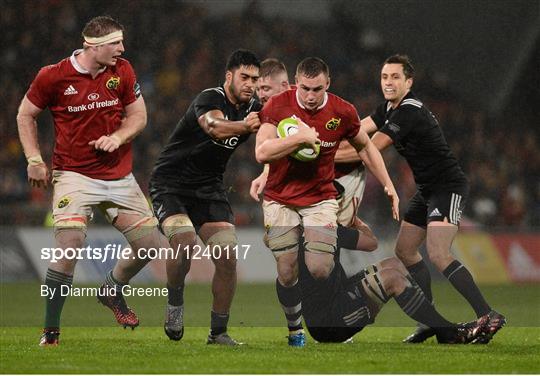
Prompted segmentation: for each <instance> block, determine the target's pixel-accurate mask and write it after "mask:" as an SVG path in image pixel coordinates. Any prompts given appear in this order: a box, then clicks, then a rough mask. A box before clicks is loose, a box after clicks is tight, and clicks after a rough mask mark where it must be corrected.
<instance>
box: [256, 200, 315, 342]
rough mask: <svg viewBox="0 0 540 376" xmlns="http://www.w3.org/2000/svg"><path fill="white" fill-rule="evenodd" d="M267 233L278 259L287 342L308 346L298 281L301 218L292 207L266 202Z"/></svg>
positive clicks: (267, 244) (275, 256) (265, 221)
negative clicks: (287, 333)
mask: <svg viewBox="0 0 540 376" xmlns="http://www.w3.org/2000/svg"><path fill="white" fill-rule="evenodd" d="M263 213H264V223H265V228H266V233H265V236H264V243H265V244H266V246H267V247H268V248H269V249H270V250H271V251H272V254H273V256H274V258H275V259H276V267H277V273H278V277H277V279H276V293H277V297H278V300H279V303H280V304H281V308H282V309H283V312H284V314H285V318H286V320H287V327H288V329H289V336H288V343H289V345H290V346H293V347H303V346H304V345H305V340H306V338H305V334H304V329H303V326H302V302H301V295H300V284H299V282H298V242H299V240H300V217H299V215H298V213H296V212H295V211H294V210H292V209H291V208H288V207H286V206H284V205H281V204H279V203H277V202H273V201H264V202H263Z"/></svg>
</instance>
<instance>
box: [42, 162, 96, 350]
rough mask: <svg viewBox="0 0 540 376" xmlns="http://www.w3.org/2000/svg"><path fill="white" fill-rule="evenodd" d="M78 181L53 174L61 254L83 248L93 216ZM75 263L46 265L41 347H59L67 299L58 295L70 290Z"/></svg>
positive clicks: (61, 173) (56, 231) (73, 175)
mask: <svg viewBox="0 0 540 376" xmlns="http://www.w3.org/2000/svg"><path fill="white" fill-rule="evenodd" d="M81 177H82V175H79V174H76V173H66V172H64V171H54V172H53V181H52V182H53V185H54V194H53V218H54V235H55V243H56V247H57V248H59V249H60V250H61V251H64V250H66V249H67V248H73V249H76V248H82V247H83V246H84V241H85V238H86V223H87V220H88V218H89V217H90V216H91V215H92V209H91V207H90V205H91V204H92V203H93V202H92V201H90V200H89V198H88V196H87V195H86V192H87V186H86V185H85V183H86V182H85V181H84V179H82V178H81ZM63 256H65V255H63ZM76 262H77V259H76V258H70V259H68V258H66V257H62V258H61V259H59V260H56V261H52V260H51V262H50V263H49V267H48V269H47V274H46V277H45V285H46V286H47V289H48V291H49V292H51V294H50V296H47V297H46V298H45V323H44V329H43V335H42V336H41V338H40V345H41V346H48V345H58V343H59V342H58V341H59V336H60V317H61V314H62V309H63V307H64V303H65V301H66V295H65V294H62V293H61V292H62V291H65V290H67V289H70V288H71V286H72V283H73V274H74V271H75V265H76ZM53 292H54V293H53Z"/></svg>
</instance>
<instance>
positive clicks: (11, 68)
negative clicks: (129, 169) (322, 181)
mask: <svg viewBox="0 0 540 376" xmlns="http://www.w3.org/2000/svg"><path fill="white" fill-rule="evenodd" d="M2 4H3V5H2V11H1V12H0V28H1V30H2V40H3V43H2V44H3V48H2V49H1V50H0V75H1V77H2V78H1V82H2V90H1V91H0V98H1V102H0V103H1V104H2V109H1V115H0V129H1V134H2V145H3V147H2V148H1V149H0V167H1V180H0V181H1V182H0V201H1V203H2V204H1V205H2V210H1V214H0V216H1V218H2V223H3V224H16V225H23V224H24V225H42V224H43V223H44V221H45V219H46V216H47V213H48V211H49V210H50V205H51V192H52V191H51V189H49V190H47V191H43V190H37V189H31V188H30V187H29V186H28V184H27V182H26V161H25V158H24V155H23V152H22V148H21V146H20V143H19V141H18V135H17V126H16V121H15V117H16V113H17V107H18V104H19V102H20V100H21V98H22V97H23V96H24V94H25V92H26V90H27V89H28V86H29V84H30V82H31V81H32V79H33V77H34V76H35V74H36V73H37V72H38V70H39V68H40V67H41V66H44V65H47V64H53V63H56V62H58V61H59V60H61V59H62V58H64V57H66V56H69V55H70V54H71V52H72V51H73V50H75V49H77V48H80V46H81V43H82V42H81V41H82V39H81V37H80V32H81V30H82V27H83V26H84V24H85V22H86V21H88V19H90V18H91V17H93V16H96V15H100V14H109V15H111V16H113V17H115V18H117V19H119V21H120V22H121V23H122V24H123V25H124V26H125V28H126V33H125V42H124V43H125V47H126V52H125V54H124V56H125V57H126V58H127V59H128V60H130V62H131V63H132V65H133V66H134V68H135V70H136V73H137V75H138V79H139V82H140V84H141V87H142V91H143V95H144V98H145V100H146V104H147V108H148V115H149V117H148V119H149V121H148V126H147V128H146V130H145V131H144V132H143V133H142V134H141V135H140V136H138V137H137V139H136V141H135V142H134V148H135V153H134V156H135V163H134V173H135V175H136V177H137V179H138V182H139V184H140V186H141V188H142V189H143V191H145V192H146V191H147V189H148V188H147V186H148V179H149V175H150V172H151V170H152V167H153V163H154V161H155V160H156V158H157V156H158V154H159V152H160V150H161V148H162V147H163V146H164V144H165V142H166V140H167V138H168V136H169V134H170V132H171V131H172V129H173V128H174V126H175V125H176V123H177V121H178V120H179V119H180V117H181V116H182V115H183V113H184V111H185V110H186V109H187V107H188V105H189V104H190V102H191V100H192V99H193V98H194V97H195V96H196V95H197V93H198V92H200V91H201V90H203V89H205V88H208V87H213V86H217V85H219V84H221V83H222V82H223V80H224V65H225V61H226V59H227V56H228V55H229V54H230V53H231V52H232V51H233V50H235V49H237V48H248V49H251V50H253V51H255V52H256V53H257V54H258V55H259V57H260V58H261V60H262V59H264V58H266V57H276V58H279V59H281V60H283V61H284V62H285V63H286V65H287V68H288V69H289V78H290V79H291V80H293V79H294V70H295V67H296V64H297V63H298V62H299V61H300V60H301V59H303V58H304V57H306V56H319V57H321V58H323V59H324V60H325V61H326V62H327V63H328V65H329V66H330V69H331V77H332V85H331V88H330V91H331V92H333V93H335V94H337V95H339V96H342V97H343V98H345V99H347V100H349V101H350V102H352V103H353V104H354V105H355V106H356V107H357V109H358V112H359V113H360V114H361V116H362V117H363V116H367V115H369V114H370V113H371V111H372V110H373V109H374V108H375V107H376V106H377V104H378V103H380V102H381V101H382V95H381V93H380V86H379V71H380V66H381V62H382V61H383V60H384V59H385V58H386V57H387V56H388V55H391V54H394V53H398V52H399V53H408V51H406V50H404V49H402V50H399V49H396V48H390V43H388V42H389V41H387V40H385V38H384V36H383V34H382V33H378V32H377V30H375V29H373V28H367V27H364V26H363V24H362V22H359V21H358V19H357V18H355V17H354V14H351V13H350V12H349V11H348V7H347V4H348V2H346V1H338V2H334V3H329V4H328V5H327V6H326V8H327V9H328V12H329V13H328V15H327V16H326V18H325V21H324V22H319V21H317V20H316V19H313V18H312V17H311V18H306V19H304V18H302V17H297V18H296V19H294V20H291V18H290V17H282V16H280V15H279V13H274V14H270V15H269V14H266V13H264V12H262V11H261V9H260V8H261V2H247V3H246V4H245V6H243V7H241V8H239V10H236V11H234V12H232V13H227V14H223V15H216V14H215V12H211V8H212V6H213V5H217V2H212V1H206V2H204V3H200V2H196V1H187V2H180V1H163V2H158V1H127V0H126V1H114V2H109V1H89V0H81V1H59V0H48V1H46V0H43V1H10V0H7V1H2ZM265 5H266V4H265ZM396 17H398V16H397V15H396ZM381 27H384V26H381ZM411 30H412V32H414V27H411ZM413 37H414V36H411V38H413ZM436 37H437V36H436V35H434V36H433V38H436ZM441 48H444V46H442V47H441ZM539 49H540V48H539V43H538V38H536V41H535V46H534V48H533V49H532V52H531V53H529V54H527V56H525V57H524V58H523V59H524V63H523V64H521V65H520V66H519V70H518V71H517V72H515V79H514V80H513V82H512V84H511V85H510V87H509V88H508V90H509V91H510V92H509V95H508V96H507V100H506V101H505V102H504V103H503V104H502V106H503V108H499V109H497V111H489V110H487V109H486V108H487V107H483V106H478V105H477V103H478V102H483V101H490V96H489V95H488V96H486V95H483V97H482V98H477V102H476V103H473V102H471V101H470V100H466V99H465V98H464V97H463V96H462V95H460V94H459V92H460V91H459V90H455V88H456V85H457V86H459V85H464V84H466V82H457V83H456V82H453V81H451V80H449V78H448V74H447V70H448V69H450V68H451V67H449V66H427V65H422V64H420V63H419V62H418V61H417V62H416V70H417V77H416V80H415V85H414V91H415V92H416V93H417V94H418V95H419V96H420V98H421V99H422V100H423V101H424V103H426V104H427V105H428V107H429V108H430V109H431V110H432V112H434V113H435V115H436V116H437V117H438V119H439V121H440V124H441V126H442V127H443V130H444V132H445V135H446V138H447V140H448V141H449V143H450V145H451V148H452V150H453V152H454V153H455V155H456V157H457V158H458V159H459V161H460V163H461V165H462V167H463V168H464V170H465V173H466V174H467V176H468V178H469V180H470V184H471V193H470V199H469V202H468V205H467V207H466V210H465V213H464V215H465V216H466V223H468V224H470V225H473V226H484V227H489V228H490V229H496V228H504V229H512V230H530V229H538V227H539V226H540V172H539V171H540V168H539V166H540V144H539V139H540V137H539V133H540V131H539V127H538V105H539V103H540V99H539V94H538V91H539V88H538V74H537V72H536V71H537V68H538V66H537V64H538V61H539V59H538V57H539ZM437 52H438V51H433V53H437ZM454 53H456V54H460V55H462V56H461V57H460V59H467V53H466V52H464V51H454ZM411 58H412V59H413V62H414V61H415V56H414V55H411ZM491 59H497V57H496V56H491ZM484 63H485V64H488V65H489V64H491V61H490V59H486V60H485V61H484ZM470 69H471V70H473V71H474V70H481V69H482V66H481V65H480V66H478V65H471V66H470ZM506 69H517V68H516V67H513V66H510V65H509V66H507V67H506ZM496 79H497V77H491V80H496ZM534 82H536V83H534ZM485 85H490V82H486V83H485ZM493 95H495V93H493ZM39 134H40V145H41V150H42V154H43V157H44V158H45V159H46V160H47V161H48V162H50V160H51V152H52V149H53V142H54V131H53V127H52V122H51V117H50V115H49V114H48V113H44V114H42V115H41V116H40V118H39ZM253 147H254V137H252V140H251V141H250V142H248V143H246V144H244V145H243V146H242V147H240V148H239V149H238V150H237V151H236V154H235V155H234V157H233V159H232V160H231V161H230V164H229V171H228V173H227V176H226V183H227V187H228V188H229V197H230V200H231V203H232V205H233V208H234V210H235V214H236V221H237V224H238V225H260V224H261V223H262V212H261V209H260V204H259V203H256V202H254V201H253V200H252V199H251V198H250V197H249V186H250V182H251V180H252V179H253V178H254V177H256V176H257V175H258V174H259V172H260V171H261V170H262V166H260V165H258V164H257V163H256V162H255V158H254V149H253ZM384 156H385V159H386V162H387V166H388V168H389V170H390V175H391V176H392V177H393V178H394V181H395V183H396V186H397V187H398V190H399V194H400V197H401V199H402V203H403V204H405V202H406V201H407V199H408V198H409V197H410V196H411V195H412V194H413V193H414V190H415V187H414V182H413V180H412V175H411V173H410V170H409V168H408V167H407V166H406V163H405V161H404V160H403V159H402V158H401V157H399V156H398V155H397V154H396V153H395V152H393V151H390V152H386V153H385V155H384ZM403 209H404V207H403ZM360 215H361V217H363V218H365V219H366V220H367V221H368V222H370V223H371V224H373V225H374V226H375V227H376V228H385V227H387V226H390V223H391V219H390V210H389V207H388V203H387V202H386V200H385V198H384V197H383V196H382V190H381V189H380V187H379V186H378V185H377V183H376V182H375V180H374V179H373V178H370V179H369V180H368V186H367V189H366V193H365V196H364V200H363V203H362V206H361V213H360ZM96 220H97V221H98V222H99V221H101V220H102V219H100V218H97V219H96Z"/></svg>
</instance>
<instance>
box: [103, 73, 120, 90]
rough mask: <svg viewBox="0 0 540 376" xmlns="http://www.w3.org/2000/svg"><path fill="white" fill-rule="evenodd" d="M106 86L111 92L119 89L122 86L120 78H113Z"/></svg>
mask: <svg viewBox="0 0 540 376" xmlns="http://www.w3.org/2000/svg"><path fill="white" fill-rule="evenodd" d="M105 85H106V86H107V89H110V90H116V89H118V86H120V77H115V76H112V77H111V78H109V79H108V80H107V83H106V84H105Z"/></svg>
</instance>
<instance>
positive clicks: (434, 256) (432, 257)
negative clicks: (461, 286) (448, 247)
mask: <svg viewBox="0 0 540 376" xmlns="http://www.w3.org/2000/svg"><path fill="white" fill-rule="evenodd" d="M428 256H429V261H431V263H432V264H433V265H435V267H436V268H437V269H438V270H439V271H443V270H444V269H445V268H446V267H447V266H448V265H449V264H450V263H451V262H452V261H453V260H454V258H453V257H452V255H450V253H449V252H447V251H445V250H441V249H431V250H429V249H428Z"/></svg>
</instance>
